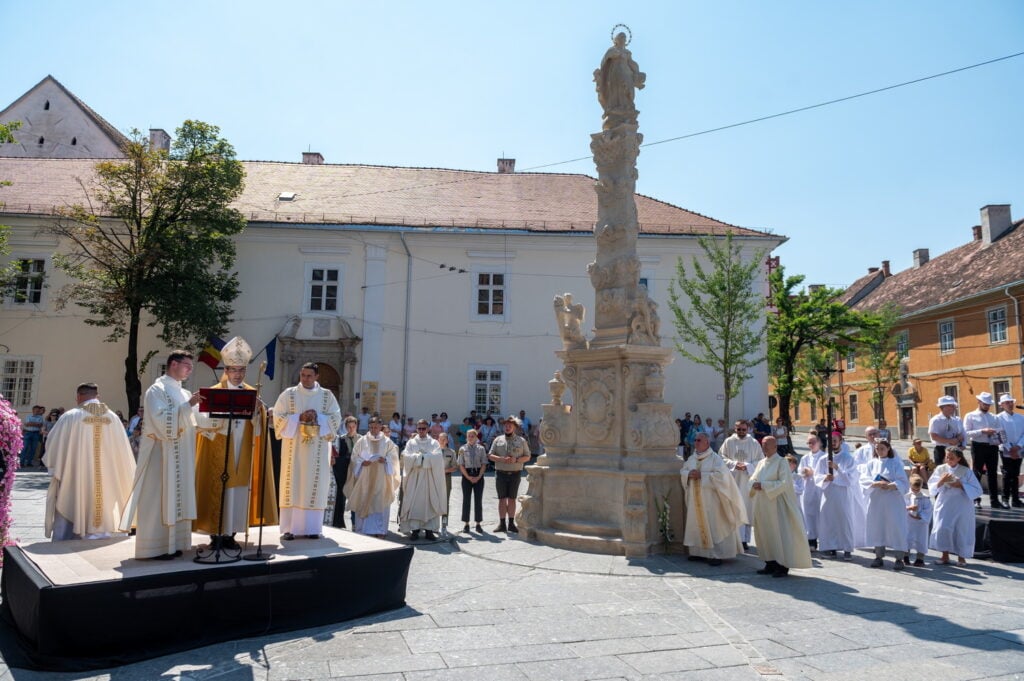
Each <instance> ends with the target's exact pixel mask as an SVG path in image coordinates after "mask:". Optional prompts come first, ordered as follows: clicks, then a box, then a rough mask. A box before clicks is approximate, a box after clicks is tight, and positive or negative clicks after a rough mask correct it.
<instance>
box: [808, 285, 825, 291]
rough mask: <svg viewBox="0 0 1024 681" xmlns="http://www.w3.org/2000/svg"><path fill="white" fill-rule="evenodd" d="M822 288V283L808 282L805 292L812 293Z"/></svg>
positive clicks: (823, 286)
mask: <svg viewBox="0 0 1024 681" xmlns="http://www.w3.org/2000/svg"><path fill="white" fill-rule="evenodd" d="M823 288H825V285H824V284H808V285H807V292H808V293H814V292H815V291H820V290H821V289H823Z"/></svg>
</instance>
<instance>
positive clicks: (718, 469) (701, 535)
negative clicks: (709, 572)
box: [679, 448, 748, 558]
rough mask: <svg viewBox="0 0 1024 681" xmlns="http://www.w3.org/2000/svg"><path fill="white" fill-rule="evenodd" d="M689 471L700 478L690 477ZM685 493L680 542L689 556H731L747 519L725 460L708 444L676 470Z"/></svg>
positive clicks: (739, 548) (734, 555) (733, 554)
mask: <svg viewBox="0 0 1024 681" xmlns="http://www.w3.org/2000/svg"><path fill="white" fill-rule="evenodd" d="M690 471H700V478H699V479H697V480H691V479H690ZM679 475H680V476H681V477H682V483H683V490H684V491H685V493H686V528H685V530H684V531H683V543H684V544H685V545H686V548H687V550H688V551H689V553H690V555H691V556H703V557H705V558H735V557H736V555H737V554H738V553H740V552H741V551H742V550H743V546H742V544H741V543H740V535H739V529H740V527H741V526H743V525H746V524H747V522H748V519H747V511H746V504H745V503H744V500H743V496H742V495H741V494H740V490H739V488H737V487H736V481H735V480H734V479H733V476H732V473H731V472H730V471H729V467H728V466H727V465H726V463H725V460H724V459H722V457H721V456H719V455H718V454H716V453H715V452H714V451H713V450H711V449H710V448H709V449H707V450H705V451H703V452H700V453H698V452H694V454H693V455H692V456H690V458H689V459H687V460H686V461H685V462H683V467H682V469H681V470H680V471H679Z"/></svg>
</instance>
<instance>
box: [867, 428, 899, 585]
mask: <svg viewBox="0 0 1024 681" xmlns="http://www.w3.org/2000/svg"><path fill="white" fill-rule="evenodd" d="M860 486H861V488H862V489H863V490H864V492H865V497H866V498H867V502H868V505H867V515H866V520H867V522H866V530H867V533H866V537H865V538H866V541H867V545H868V546H871V547H874V549H875V559H874V560H873V561H872V562H871V567H882V563H883V558H885V549H886V547H889V548H890V549H892V552H893V554H894V558H895V561H896V562H895V563H894V565H893V569H894V570H902V569H903V567H904V566H903V557H904V555H905V554H906V552H907V506H906V502H905V500H904V495H905V494H906V493H907V492H908V491H909V490H910V483H909V481H908V480H907V472H906V471H905V470H904V469H903V460H902V459H901V458H899V457H898V456H896V453H895V452H894V451H893V450H892V444H890V442H889V441H888V440H878V441H877V442H875V458H873V459H871V460H870V461H868V463H867V465H866V466H865V467H864V470H863V471H862V472H861V476H860Z"/></svg>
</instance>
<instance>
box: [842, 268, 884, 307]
mask: <svg viewBox="0 0 1024 681" xmlns="http://www.w3.org/2000/svg"><path fill="white" fill-rule="evenodd" d="M883 277H884V275H883V274H882V271H881V270H879V269H876V270H875V271H874V272H868V273H867V274H865V275H864V276H863V277H861V278H860V279H858V280H857V281H855V282H853V283H852V284H850V286H849V287H848V288H847V289H846V290H845V291H843V295H841V296H839V302H840V303H843V304H844V305H856V304H857V302H858V301H860V299H861V298H863V297H864V295H865V294H866V293H865V292H866V291H867V292H869V291H870V290H871V289H872V288H873V287H875V286H878V282H879V280H881V279H882V278H883Z"/></svg>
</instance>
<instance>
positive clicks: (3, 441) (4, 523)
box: [0, 395, 22, 565]
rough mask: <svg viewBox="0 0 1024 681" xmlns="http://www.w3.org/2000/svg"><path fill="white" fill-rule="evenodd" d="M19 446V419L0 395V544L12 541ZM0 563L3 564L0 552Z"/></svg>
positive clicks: (20, 442)
mask: <svg viewBox="0 0 1024 681" xmlns="http://www.w3.org/2000/svg"><path fill="white" fill-rule="evenodd" d="M21 447H22V438H21V419H20V418H18V412H17V411H15V409H14V407H12V406H11V403H10V402H8V401H7V400H5V399H4V396H3V395H0V546H9V545H11V544H13V543H14V541H13V540H12V539H11V536H10V530H11V521H12V518H11V491H12V490H13V489H14V473H15V472H16V471H17V470H18V455H19V454H20V453H21ZM0 565H3V554H2V553H0Z"/></svg>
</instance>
